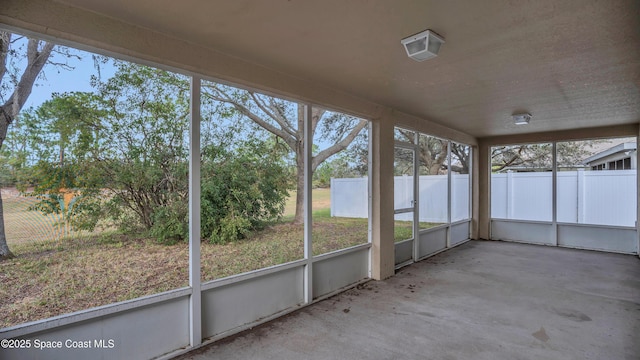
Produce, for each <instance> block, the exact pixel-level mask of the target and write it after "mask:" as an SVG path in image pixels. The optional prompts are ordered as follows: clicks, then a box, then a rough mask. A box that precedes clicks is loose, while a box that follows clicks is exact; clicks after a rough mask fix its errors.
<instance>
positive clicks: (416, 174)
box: [411, 131, 420, 262]
mask: <svg viewBox="0 0 640 360" xmlns="http://www.w3.org/2000/svg"><path fill="white" fill-rule="evenodd" d="M413 134H414V135H413V147H412V148H411V151H412V153H413V183H412V187H411V191H413V194H412V196H411V197H412V198H413V261H414V262H417V261H418V259H419V258H420V161H419V160H418V151H420V150H419V149H420V133H418V132H417V131H415V132H414V133H413Z"/></svg>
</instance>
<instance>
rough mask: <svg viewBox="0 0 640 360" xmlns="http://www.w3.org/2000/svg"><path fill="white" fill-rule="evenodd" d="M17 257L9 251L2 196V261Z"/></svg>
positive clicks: (0, 240) (0, 223) (0, 219)
mask: <svg viewBox="0 0 640 360" xmlns="http://www.w3.org/2000/svg"><path fill="white" fill-rule="evenodd" d="M14 257H15V255H13V253H12V252H11V250H9V246H8V245H7V237H6V235H5V233H4V209H3V207H2V196H0V260H5V259H11V258H14Z"/></svg>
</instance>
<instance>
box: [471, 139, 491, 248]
mask: <svg viewBox="0 0 640 360" xmlns="http://www.w3.org/2000/svg"><path fill="white" fill-rule="evenodd" d="M490 151H491V146H490V145H489V144H487V143H486V142H484V141H478V151H477V156H474V160H477V161H476V162H475V166H474V168H473V172H474V175H475V181H474V187H473V190H474V194H473V198H474V205H473V219H474V220H473V221H474V224H475V227H474V228H475V229H476V230H475V231H474V232H475V233H476V236H477V237H476V238H477V239H486V240H490V239H491V153H490Z"/></svg>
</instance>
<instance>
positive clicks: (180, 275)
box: [0, 189, 437, 327]
mask: <svg viewBox="0 0 640 360" xmlns="http://www.w3.org/2000/svg"><path fill="white" fill-rule="evenodd" d="M313 198H314V202H313V208H314V212H313V215H312V217H313V229H312V234H313V244H312V246H313V254H314V255H319V254H324V253H327V252H331V251H334V250H339V249H344V248H347V247H351V246H354V245H358V244H364V243H366V242H367V237H368V220H367V219H355V218H337V217H333V218H332V217H331V214H330V191H329V189H317V190H314V191H313ZM32 201H33V199H26V200H25V199H24V198H23V199H5V200H4V201H3V202H4V204H5V219H6V221H7V222H6V224H7V237H8V240H9V241H8V242H9V244H10V246H11V249H12V251H13V252H14V253H15V254H16V255H17V258H15V259H11V260H6V261H2V262H0V283H1V284H2V286H1V287H0V313H1V314H3V316H2V317H0V327H7V326H12V325H16V324H19V323H23V322H27V321H34V320H39V319H43V318H48V317H52V316H56V315H60V314H64V313H69V312H74V311H78V310H83V309H87V308H91V307H95V306H100V305H105V304H109V303H113V302H117V301H123V300H128V299H133V298H136V297H140V296H144V295H150V294H155V293H158V292H162V291H166V290H171V289H176V288H180V287H185V286H187V285H188V259H189V249H188V245H187V244H186V243H180V244H176V245H171V246H168V245H159V244H157V243H156V242H155V241H153V240H152V239H146V238H140V237H135V236H131V235H127V234H122V233H118V232H115V231H105V232H102V233H98V234H91V235H88V234H78V233H75V234H72V236H67V237H63V235H64V233H60V231H59V230H58V232H56V226H55V222H56V221H57V219H55V218H53V217H46V216H43V215H41V214H40V213H38V212H33V211H27V208H28V206H29V205H30V204H31V203H32ZM287 211H288V213H286V214H287V216H288V219H289V220H290V219H292V218H293V213H294V211H295V200H294V198H293V197H292V199H289V202H288V204H287ZM423 225H424V224H423ZM434 225H437V224H434ZM425 226H426V225H425ZM303 230H304V227H303V225H296V224H292V223H291V222H290V221H283V222H280V223H275V224H271V225H270V226H268V227H267V228H265V229H264V230H262V231H257V232H255V233H253V234H250V235H249V236H248V237H247V238H246V239H244V240H241V241H238V242H234V243H229V244H223V245H218V244H209V243H207V242H203V243H202V244H201V263H202V268H201V272H202V280H203V281H208V280H214V279H219V278H223V277H226V276H230V275H234V274H240V273H244V272H247V271H251V270H256V269H261V268H264V267H268V266H272V265H277V264H282V263H286V262H290V261H294V260H299V259H302V258H303ZM407 236H408V237H410V236H411V223H410V222H396V226H395V237H396V240H402V239H404V238H407Z"/></svg>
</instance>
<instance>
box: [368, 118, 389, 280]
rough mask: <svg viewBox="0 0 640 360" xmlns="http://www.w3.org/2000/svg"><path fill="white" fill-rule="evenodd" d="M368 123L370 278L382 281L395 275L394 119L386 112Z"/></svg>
mask: <svg viewBox="0 0 640 360" xmlns="http://www.w3.org/2000/svg"><path fill="white" fill-rule="evenodd" d="M371 120H372V127H373V129H372V136H371V138H370V140H369V141H371V146H370V148H371V159H372V161H371V162H370V164H371V166H372V167H373V172H372V176H371V178H372V188H371V191H372V207H371V227H372V233H371V236H372V239H371V240H372V244H371V277H373V278H374V279H376V280H384V279H386V278H388V277H391V276H393V274H394V273H395V242H394V239H393V224H394V211H393V207H394V206H393V204H394V191H393V156H394V154H393V147H394V141H393V117H392V113H391V112H385V113H383V114H381V116H380V117H379V118H375V119H371Z"/></svg>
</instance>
